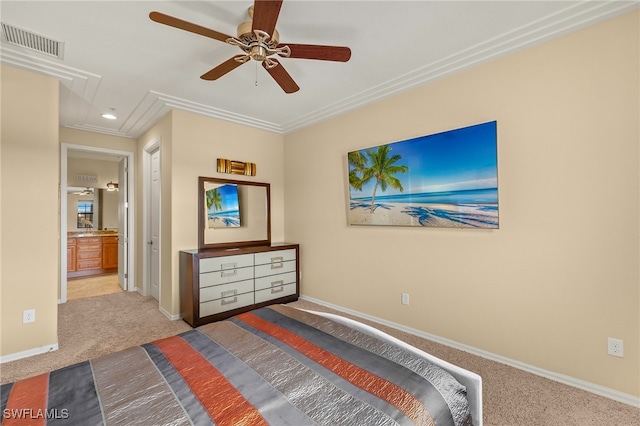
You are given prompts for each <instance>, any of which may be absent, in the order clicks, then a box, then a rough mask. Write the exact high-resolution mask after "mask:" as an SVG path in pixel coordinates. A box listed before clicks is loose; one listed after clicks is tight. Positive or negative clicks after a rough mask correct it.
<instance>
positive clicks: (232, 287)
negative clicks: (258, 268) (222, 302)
mask: <svg viewBox="0 0 640 426" xmlns="http://www.w3.org/2000/svg"><path fill="white" fill-rule="evenodd" d="M252 291H253V280H246V281H238V282H235V283H230V284H222V285H214V286H211V287H204V288H200V302H201V303H202V302H208V301H209V300H215V299H225V298H226V299H228V298H230V297H233V296H236V295H238V294H242V293H250V292H252Z"/></svg>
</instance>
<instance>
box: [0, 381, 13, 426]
mask: <svg viewBox="0 0 640 426" xmlns="http://www.w3.org/2000/svg"><path fill="white" fill-rule="evenodd" d="M11 389H13V383H5V384H4V385H1V386H0V411H1V412H3V413H4V410H5V408H7V402H8V401H9V394H10V393H11ZM0 423H2V422H1V421H0Z"/></svg>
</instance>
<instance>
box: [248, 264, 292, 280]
mask: <svg viewBox="0 0 640 426" xmlns="http://www.w3.org/2000/svg"><path fill="white" fill-rule="evenodd" d="M295 270H296V261H295V260H288V261H285V262H277V263H268V264H266V265H256V267H255V271H254V274H255V278H260V277H267V276H270V275H276V274H285V273H287V272H292V271H295Z"/></svg>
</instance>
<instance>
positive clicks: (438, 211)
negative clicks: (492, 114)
mask: <svg viewBox="0 0 640 426" xmlns="http://www.w3.org/2000/svg"><path fill="white" fill-rule="evenodd" d="M497 157H498V156H497V123H496V122H495V121H492V122H488V123H483V124H477V125H474V126H469V127H464V128H461V129H456V130H451V131H447V132H443V133H437V134H433V135H428V136H422V137H418V138H415V139H409V140H406V141H402V142H395V143H390V144H387V145H380V146H377V147H373V148H368V149H362V150H359V151H352V152H349V153H348V164H349V165H348V168H349V212H348V221H349V224H351V225H391V226H421V227H437V228H484V229H487V228H488V229H497V228H498V160H497Z"/></svg>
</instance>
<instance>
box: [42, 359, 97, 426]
mask: <svg viewBox="0 0 640 426" xmlns="http://www.w3.org/2000/svg"><path fill="white" fill-rule="evenodd" d="M48 393H49V396H48V400H47V410H53V411H52V412H53V413H54V414H55V415H53V416H52V417H51V418H50V419H48V420H47V425H51V426H55V425H65V426H70V425H79V426H98V425H102V424H103V418H102V412H101V410H100V401H99V400H98V395H97V394H96V389H95V386H94V382H93V375H92V374H91V364H90V363H89V361H84V362H81V363H78V364H73V365H70V366H68V367H64V368H61V369H59V370H55V371H52V372H51V373H50V374H49V392H48ZM63 410H67V411H63ZM65 413H67V414H68V417H67V416H66V415H65Z"/></svg>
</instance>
